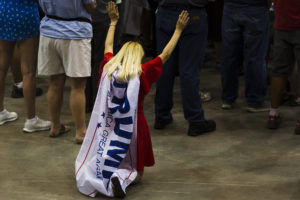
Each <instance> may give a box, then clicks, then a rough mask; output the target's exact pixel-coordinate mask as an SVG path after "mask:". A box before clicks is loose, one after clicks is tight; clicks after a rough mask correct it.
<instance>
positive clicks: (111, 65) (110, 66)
mask: <svg viewBox="0 0 300 200" xmlns="http://www.w3.org/2000/svg"><path fill="white" fill-rule="evenodd" d="M143 56H144V50H143V47H142V45H140V44H139V43H137V42H127V43H125V44H124V45H123V47H122V48H121V49H120V51H119V52H118V53H117V55H115V56H114V57H113V58H112V59H111V60H110V61H109V62H108V63H106V65H105V66H104V71H106V72H107V76H108V78H110V79H111V77H112V74H113V73H114V72H115V71H118V73H117V77H116V78H117V80H119V81H121V82H126V83H127V82H128V81H129V80H130V79H131V78H133V77H135V76H136V75H139V76H140V75H141V73H142V66H141V63H142V58H143ZM119 66H120V67H119Z"/></svg>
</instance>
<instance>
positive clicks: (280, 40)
mask: <svg viewBox="0 0 300 200" xmlns="http://www.w3.org/2000/svg"><path fill="white" fill-rule="evenodd" d="M274 8H275V24H274V27H275V35H274V52H273V54H274V55H273V62H272V65H271V69H270V75H271V109H270V112H269V119H268V128H269V129H277V128H278V127H279V125H280V122H281V116H280V113H279V106H280V104H281V102H282V96H283V91H284V90H285V88H286V83H287V78H288V76H289V75H290V74H292V72H293V69H294V66H295V63H296V62H297V63H298V64H299V63H300V1H298V0H274ZM295 133H296V134H300V121H299V120H298V122H297V124H296V128H295Z"/></svg>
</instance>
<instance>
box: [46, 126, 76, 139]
mask: <svg viewBox="0 0 300 200" xmlns="http://www.w3.org/2000/svg"><path fill="white" fill-rule="evenodd" d="M70 130H71V128H70V126H67V125H63V124H61V125H60V129H59V131H58V133H55V134H49V137H58V136H61V135H63V134H65V133H67V132H69V131H70Z"/></svg>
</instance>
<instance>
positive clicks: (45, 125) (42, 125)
mask: <svg viewBox="0 0 300 200" xmlns="http://www.w3.org/2000/svg"><path fill="white" fill-rule="evenodd" d="M50 127H51V122H50V121H45V120H42V119H40V118H38V117H36V121H35V122H31V121H29V120H27V121H26V122H25V124H24V128H23V131H24V132H26V133H32V132H36V131H46V130H49V129H50Z"/></svg>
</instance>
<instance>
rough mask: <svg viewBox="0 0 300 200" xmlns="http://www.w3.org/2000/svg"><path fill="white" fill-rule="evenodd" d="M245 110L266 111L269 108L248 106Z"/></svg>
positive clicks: (251, 111)
mask: <svg viewBox="0 0 300 200" xmlns="http://www.w3.org/2000/svg"><path fill="white" fill-rule="evenodd" d="M246 110H247V112H249V113H258V112H268V111H269V110H270V106H266V105H262V106H248V107H247V108H246Z"/></svg>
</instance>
